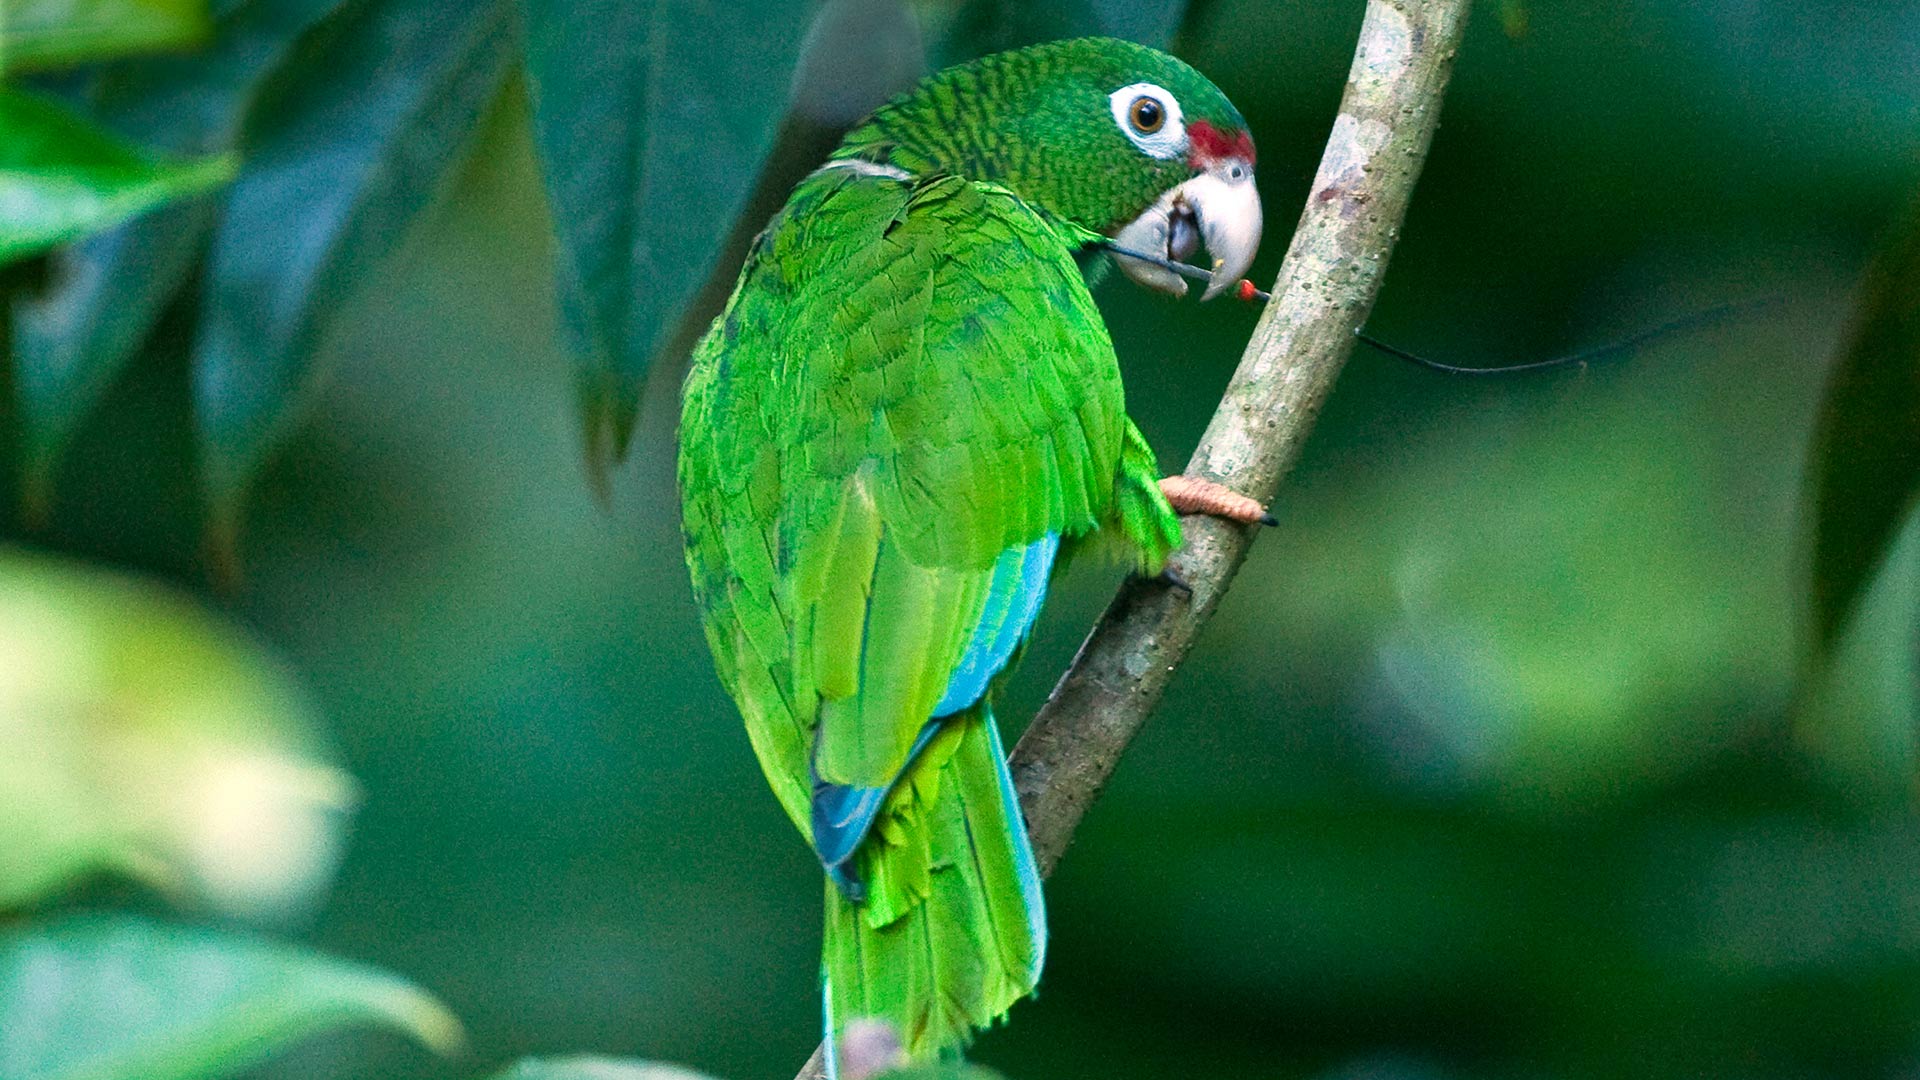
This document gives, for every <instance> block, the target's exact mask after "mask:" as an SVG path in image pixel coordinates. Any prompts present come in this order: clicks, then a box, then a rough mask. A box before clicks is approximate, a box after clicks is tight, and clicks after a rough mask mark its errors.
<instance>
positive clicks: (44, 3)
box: [0, 0, 212, 75]
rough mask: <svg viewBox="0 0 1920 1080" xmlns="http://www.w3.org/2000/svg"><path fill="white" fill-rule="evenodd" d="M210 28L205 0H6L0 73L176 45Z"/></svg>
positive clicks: (200, 37)
mask: <svg viewBox="0 0 1920 1080" xmlns="http://www.w3.org/2000/svg"><path fill="white" fill-rule="evenodd" d="M211 28H212V24H211V20H209V19H208V17H207V5H206V0H7V4H6V7H5V9H4V11H3V12H0V75H13V74H17V73H19V72H22V71H37V70H43V69H46V68H53V67H66V66H70V65H73V64H82V63H87V62H90V61H97V60H110V59H113V58H114V57H117V56H125V55H127V54H129V53H139V52H151V51H154V50H157V49H175V48H180V47H182V46H186V45H193V44H196V43H199V42H201V41H204V40H205V39H206V37H207V34H208V32H209V30H211Z"/></svg>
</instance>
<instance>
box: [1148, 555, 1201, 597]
mask: <svg viewBox="0 0 1920 1080" xmlns="http://www.w3.org/2000/svg"><path fill="white" fill-rule="evenodd" d="M1153 580H1155V581H1158V582H1159V583H1160V584H1162V585H1165V586H1166V587H1167V588H1169V589H1178V590H1180V591H1181V592H1183V593H1186V594H1187V595H1188V596H1192V595H1193V583H1192V582H1190V581H1188V580H1187V579H1186V578H1185V577H1183V576H1182V575H1181V573H1180V571H1178V570H1176V569H1174V568H1173V564H1172V563H1168V564H1167V565H1166V566H1164V567H1162V568H1161V569H1160V573H1159V575H1158V576H1157V577H1155V578H1154V579H1153Z"/></svg>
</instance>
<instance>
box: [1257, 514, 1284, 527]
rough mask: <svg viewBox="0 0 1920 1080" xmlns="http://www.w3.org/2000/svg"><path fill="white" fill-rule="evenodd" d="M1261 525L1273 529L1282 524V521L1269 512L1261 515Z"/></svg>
mask: <svg viewBox="0 0 1920 1080" xmlns="http://www.w3.org/2000/svg"><path fill="white" fill-rule="evenodd" d="M1260 524H1262V525H1265V526H1267V527H1269V528H1271V527H1273V526H1275V525H1278V524H1280V519H1279V518H1277V517H1274V516H1273V512H1272V511H1268V512H1267V513H1264V514H1261V515H1260Z"/></svg>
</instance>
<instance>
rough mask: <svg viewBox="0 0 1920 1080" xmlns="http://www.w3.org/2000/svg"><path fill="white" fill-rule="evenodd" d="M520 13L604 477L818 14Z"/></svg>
mask: <svg viewBox="0 0 1920 1080" xmlns="http://www.w3.org/2000/svg"><path fill="white" fill-rule="evenodd" d="M522 3H523V7H524V9H525V16H526V18H525V21H526V28H527V60H526V66H527V75H528V85H529V89H530V91H531V93H532V98H533V107H534V139H535V143H536V145H537V147H538V149H539V152H540V156H541V159H542V167H543V171H544V173H545V177H546V186H547V192H548V195H549V197H550V199H551V201H552V204H553V216H554V224H555V227H556V229H557V231H558V233H559V238H560V255H559V258H560V292H561V299H562V302H563V304H564V305H565V312H566V316H567V323H568V329H569V331H570V336H571V337H572V339H573V344H574V346H575V348H576V349H577V350H578V352H579V355H580V376H579V391H580V400H581V408H582V411H583V414H584V420H585V424H586V444H587V458H588V466H589V469H590V470H591V472H592V474H593V476H594V477H595V479H596V481H603V480H604V476H605V472H606V470H607V469H608V468H609V467H610V466H611V465H612V464H613V463H614V462H616V461H617V460H619V458H620V457H621V456H622V455H623V454H624V453H625V450H626V445H627V440H628V438H629V437H630V435H631V433H632V429H633V423H634V418H635V415H636V413H637V410H638V407H639V400H640V393H641V389H642V383H643V380H644V377H645V375H646V371H647V368H648V366H649V365H650V364H651V363H652V361H653V359H654V355H655V353H656V352H657V351H658V350H659V349H660V347H661V346H662V345H663V344H664V343H665V341H666V340H667V338H668V336H669V335H670V333H671V332H672V330H673V328H674V325H675V323H676V320H678V318H679V317H680V314H681V310H682V309H683V308H684V307H685V306H686V304H687V302H688V301H689V300H691V299H692V298H693V296H694V294H695V292H696V291H698V290H699V288H700V286H701V283H702V282H703V281H704V280H705V279H706V277H707V275H708V272H709V271H710V270H711V269H712V268H713V266H714V262H715V257H716V254H717V252H718V251H719V249H720V247H721V243H722V241H723V240H724V239H725V238H726V236H727V234H728V232H729V230H731V229H732V228H733V225H734V221H735V219H736V218H737V217H738V216H739V213H740V210H741V208H742V207H743V206H744V205H745V203H746V201H747V197H748V193H749V192H750V191H751V190H752V188H753V186H754V181H755V178H756V177H757V176H758V175H759V172H760V166H761V163H762V162H763V161H764V160H765V159H766V156H767V153H768V151H769V149H770V148H771V147H772V146H773V143H774V137H775V133H776V131H777V130H778V128H779V126H780V118H781V116H782V115H783V114H784V112H785V110H786V103H787V94H788V86H789V81H790V79H791V77H792V72H793V68H794V64H795V61H796V60H797V59H798V57H799V54H800V43H801V40H802V37H803V36H804V34H805V32H806V29H807V15H808V11H809V10H810V8H811V7H812V5H811V4H809V3H806V2H804V0H772V2H768V3H763V4H756V5H753V7H752V9H751V11H752V14H751V17H749V16H748V14H747V9H744V8H741V7H740V6H738V5H732V6H728V5H719V6H716V5H712V4H705V3H694V2H692V0H522Z"/></svg>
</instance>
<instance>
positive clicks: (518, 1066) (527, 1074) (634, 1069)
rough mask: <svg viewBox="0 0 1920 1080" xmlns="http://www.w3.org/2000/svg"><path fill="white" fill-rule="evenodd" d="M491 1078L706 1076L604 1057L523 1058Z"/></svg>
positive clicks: (678, 1079)
mask: <svg viewBox="0 0 1920 1080" xmlns="http://www.w3.org/2000/svg"><path fill="white" fill-rule="evenodd" d="M493 1080H707V1078H706V1077H705V1076H702V1075H701V1074H699V1073H696V1072H689V1071H687V1070H686V1069H681V1068H676V1067H675V1066H672V1065H656V1064H654V1063H652V1062H646V1061H620V1060H617V1059H614V1058H604V1057H568V1058H527V1059H525V1060H523V1061H519V1062H515V1063H514V1064H513V1065H511V1066H509V1067H508V1068H506V1069H505V1070H503V1071H501V1072H499V1073H496V1074H494V1076H493Z"/></svg>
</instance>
